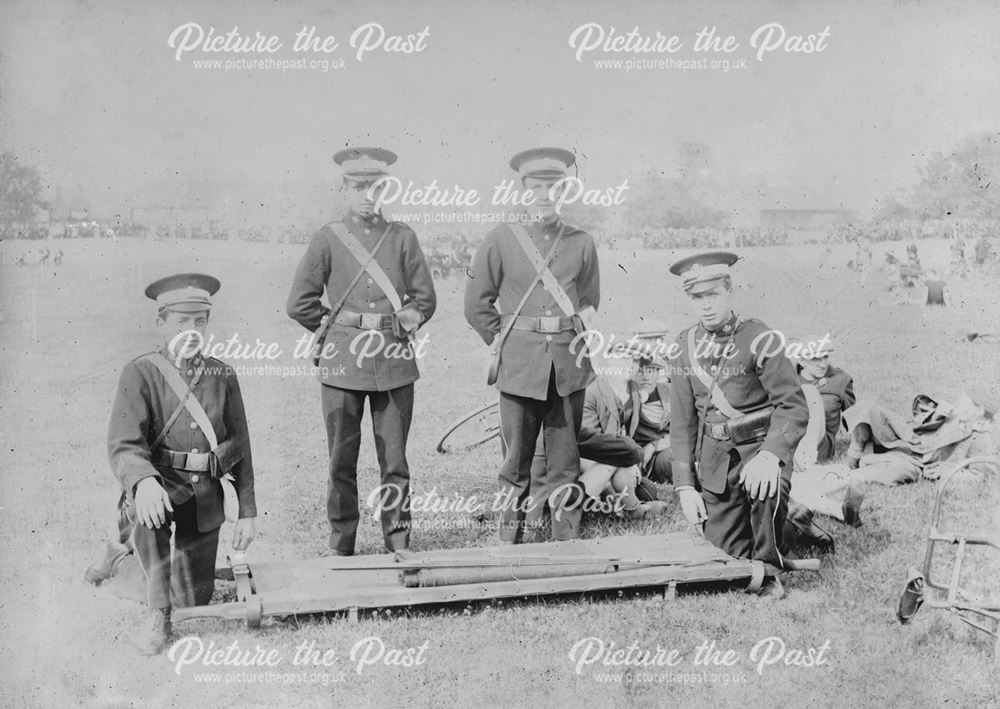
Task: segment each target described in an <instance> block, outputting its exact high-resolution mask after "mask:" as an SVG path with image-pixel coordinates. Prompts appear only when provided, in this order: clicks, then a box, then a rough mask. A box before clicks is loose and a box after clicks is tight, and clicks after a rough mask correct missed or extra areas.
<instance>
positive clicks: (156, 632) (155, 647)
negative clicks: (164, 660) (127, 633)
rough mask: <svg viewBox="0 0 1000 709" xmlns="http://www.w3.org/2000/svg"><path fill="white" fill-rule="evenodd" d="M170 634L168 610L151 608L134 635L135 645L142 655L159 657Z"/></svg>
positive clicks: (171, 630)
mask: <svg viewBox="0 0 1000 709" xmlns="http://www.w3.org/2000/svg"><path fill="white" fill-rule="evenodd" d="M172 632H173V628H172V627H171V625H170V609H169V608H153V609H152V610H150V611H149V617H148V618H147V619H146V622H145V623H144V624H143V625H142V627H141V628H140V629H139V631H138V633H137V634H136V637H135V644H136V646H137V647H138V648H139V652H140V653H142V654H143V655H159V654H160V653H161V652H163V651H164V650H165V649H166V647H167V642H168V641H169V640H170V635H171V633H172Z"/></svg>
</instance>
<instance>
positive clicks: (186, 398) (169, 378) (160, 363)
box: [145, 352, 219, 450]
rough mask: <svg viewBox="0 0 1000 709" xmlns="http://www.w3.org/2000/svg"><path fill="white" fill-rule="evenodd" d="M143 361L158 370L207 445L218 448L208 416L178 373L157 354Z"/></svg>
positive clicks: (147, 356) (154, 353) (217, 440)
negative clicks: (146, 361)
mask: <svg viewBox="0 0 1000 709" xmlns="http://www.w3.org/2000/svg"><path fill="white" fill-rule="evenodd" d="M145 359H147V360H149V361H150V362H152V363H153V364H154V365H155V366H156V368H157V369H159V370H160V374H162V375H163V378H164V380H166V382H167V385H168V386H169V387H170V388H171V389H172V390H173V392H174V394H176V395H177V398H178V399H180V400H181V401H182V402H183V403H184V408H185V409H187V412H188V413H189V414H191V418H193V419H194V422H195V423H196V424H198V428H200V429H201V432H202V433H204V434H205V438H207V439H208V444H209V446H211V449H212V450H215V449H216V448H218V447H219V439H218V437H217V436H216V435H215V429H214V428H213V427H212V422H211V421H210V420H209V418H208V414H206V413H205V409H203V408H202V406H201V402H199V401H198V399H197V397H195V396H194V394H193V393H192V392H191V390H190V389H188V386H187V384H185V383H184V380H183V379H181V375H180V372H178V371H177V369H176V368H174V366H173V365H172V364H170V362H168V361H167V358H166V357H164V356H163V355H162V354H160V353H159V352H152V353H150V354H148V355H146V357H145Z"/></svg>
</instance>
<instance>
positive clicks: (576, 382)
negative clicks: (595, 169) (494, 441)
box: [465, 148, 600, 543]
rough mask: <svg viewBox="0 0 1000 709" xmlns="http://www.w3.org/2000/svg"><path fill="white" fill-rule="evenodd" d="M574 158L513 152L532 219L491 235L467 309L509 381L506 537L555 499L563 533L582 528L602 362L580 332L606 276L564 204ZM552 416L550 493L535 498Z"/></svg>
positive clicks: (514, 538)
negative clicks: (583, 436)
mask: <svg viewBox="0 0 1000 709" xmlns="http://www.w3.org/2000/svg"><path fill="white" fill-rule="evenodd" d="M575 162H576V158H575V156H574V155H573V153H571V152H570V151H568V150H562V149H559V148H536V149H534V150H527V151H524V152H521V153H518V154H517V155H515V156H514V157H513V158H512V159H511V161H510V166H511V167H512V168H513V169H514V170H515V171H516V172H518V173H519V174H520V176H521V184H522V186H523V187H524V188H525V189H526V190H528V191H529V192H530V193H531V195H532V196H533V201H532V204H531V205H530V208H529V215H528V216H530V217H531V219H530V220H528V222H527V223H526V224H523V223H520V222H514V223H511V224H504V225H502V226H499V227H497V228H496V229H494V230H493V231H491V232H490V233H489V234H487V236H486V238H485V239H484V240H483V243H482V244H481V245H480V247H479V249H478V250H477V251H476V255H475V258H474V260H473V266H472V272H471V277H470V278H469V280H468V281H467V282H466V289H465V318H466V320H468V322H469V324H470V325H471V326H472V327H473V329H475V331H476V332H477V333H478V334H479V336H480V337H481V338H482V339H483V341H484V342H486V344H488V345H490V346H491V354H492V356H493V358H494V359H493V363H492V364H493V365H494V366H493V369H492V376H491V379H493V378H494V377H495V383H496V385H497V388H498V389H499V390H500V424H501V433H502V436H503V440H504V442H505V446H506V457H505V459H504V461H503V464H502V465H501V467H500V474H499V482H500V497H499V498H498V499H499V502H500V505H501V507H502V509H501V523H500V531H499V540H500V542H501V543H517V542H519V541H521V536H522V533H523V529H524V524H525V521H526V519H527V516H529V515H530V516H531V517H533V518H534V519H536V520H537V519H540V518H541V510H542V509H543V508H544V506H545V505H546V503H547V504H548V505H549V507H550V508H551V510H552V535H553V537H554V538H555V539H557V540H565V539H574V538H576V537H578V536H579V534H580V529H579V528H580V518H581V513H582V509H581V504H582V499H583V498H582V490H581V489H580V487H579V485H578V482H577V481H578V478H579V475H580V454H579V452H578V450H577V436H578V434H579V431H580V424H581V420H582V416H583V402H584V391H585V390H586V388H587V385H588V384H589V383H590V382H591V381H592V380H593V378H594V371H593V368H592V367H591V363H590V357H589V355H588V353H587V352H586V348H585V347H584V345H583V342H582V339H583V338H581V337H578V336H580V335H582V334H583V333H584V332H585V330H586V328H587V327H588V322H587V321H588V320H589V319H590V318H591V317H592V315H593V314H594V312H595V311H596V309H597V306H598V304H599V302H600V277H599V271H598V263H597V249H596V247H595V245H594V240H593V239H592V238H591V236H590V235H589V234H587V233H586V232H584V231H582V230H580V229H577V228H575V227H573V226H571V225H569V224H567V223H565V222H564V221H563V220H562V218H561V216H560V214H559V213H558V212H557V210H556V206H555V205H556V201H555V199H554V197H555V195H554V192H555V190H553V187H556V189H558V187H557V183H559V181H560V180H563V179H564V178H565V177H566V171H567V169H568V168H569V167H570V166H571V165H573V164H574V163H575ZM497 306H499V309H498V307H497ZM574 342H575V344H574ZM490 383H493V382H492V381H491V382H490ZM543 424H544V434H543V435H544V441H545V458H546V477H545V481H544V486H543V489H544V490H545V495H544V497H545V499H529V498H530V497H531V495H530V494H529V489H530V478H531V472H530V471H531V463H532V457H533V455H534V452H535V441H536V440H537V438H538V434H539V430H540V429H541V428H542V426H543Z"/></svg>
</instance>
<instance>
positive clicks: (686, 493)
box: [677, 487, 708, 536]
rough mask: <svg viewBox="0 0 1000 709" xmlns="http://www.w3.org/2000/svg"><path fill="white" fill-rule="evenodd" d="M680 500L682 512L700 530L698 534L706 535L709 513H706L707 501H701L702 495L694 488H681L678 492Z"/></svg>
mask: <svg viewBox="0 0 1000 709" xmlns="http://www.w3.org/2000/svg"><path fill="white" fill-rule="evenodd" d="M677 496H678V498H679V499H680V503H681V511H682V512H684V517H685V519H687V521H688V522H690V523H691V525H692V526H693V527H694V528H695V529H696V530H698V534H701V535H702V536H704V535H705V520H707V519H708V513H707V512H706V511H705V501H704V500H703V499H701V493H700V492H698V491H697V490H695V489H694V488H693V487H685V488H681V489H680V490H678V491H677Z"/></svg>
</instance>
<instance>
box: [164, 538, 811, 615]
mask: <svg viewBox="0 0 1000 709" xmlns="http://www.w3.org/2000/svg"><path fill="white" fill-rule="evenodd" d="M789 568H794V569H801V570H817V569H818V568H819V562H818V561H816V560H811V559H810V560H801V561H795V562H789ZM230 570H231V576H230ZM774 573H775V569H774V568H773V567H766V566H765V565H764V564H763V563H762V562H759V561H750V560H748V559H737V558H735V557H732V556H729V555H728V554H726V553H724V552H722V551H721V550H719V549H717V548H716V547H715V546H713V545H712V544H711V543H709V542H708V541H706V540H705V539H703V538H702V537H700V536H698V535H696V534H694V533H693V532H670V533H667V534H657V535H648V536H619V537H603V538H599V539H588V540H573V541H567V542H548V543H543V544H521V545H517V546H503V547H470V548H462V549H443V550H436V551H427V552H397V553H396V554H372V555H360V556H352V557H322V558H318V559H307V560H302V561H269V562H260V563H250V562H248V561H247V560H246V559H245V558H243V557H242V555H240V556H236V555H234V556H231V557H230V567H229V568H228V569H223V570H222V575H223V577H228V578H232V579H233V580H235V582H236V597H237V600H236V601H233V602H227V603H218V604H210V605H205V606H194V607H190V608H177V609H175V610H174V620H175V621H182V620H190V619H193V618H223V619H228V620H241V621H244V622H245V623H246V624H247V626H248V627H258V626H259V625H260V624H261V620H262V619H263V618H265V617H274V616H289V615H298V614H311V613H328V612H338V611H341V612H344V611H346V612H347V613H348V615H349V617H350V618H351V619H352V620H356V619H357V618H358V614H359V612H360V611H362V610H370V609H376V608H382V609H384V608H398V607H406V606H418V605H428V604H445V603H458V602H469V601H479V600H488V599H495V598H520V597H532V596H549V595H559V594H576V593H585V592H588V591H609V590H620V589H629V588H651V587H652V588H659V589H661V590H662V592H663V595H664V598H672V597H673V596H674V594H675V593H676V590H677V587H678V586H679V585H684V584H691V583H705V582H737V581H746V582H747V587H748V590H756V589H757V588H760V585H761V584H762V583H763V581H764V578H765V577H766V576H770V575H773V574H774Z"/></svg>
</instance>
